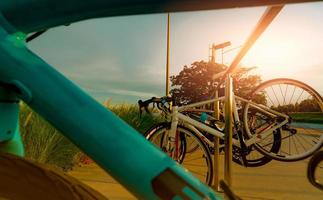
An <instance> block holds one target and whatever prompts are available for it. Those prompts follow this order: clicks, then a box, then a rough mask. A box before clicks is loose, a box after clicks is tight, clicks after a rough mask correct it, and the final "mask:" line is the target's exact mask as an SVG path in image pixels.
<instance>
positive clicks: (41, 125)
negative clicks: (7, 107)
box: [20, 104, 162, 171]
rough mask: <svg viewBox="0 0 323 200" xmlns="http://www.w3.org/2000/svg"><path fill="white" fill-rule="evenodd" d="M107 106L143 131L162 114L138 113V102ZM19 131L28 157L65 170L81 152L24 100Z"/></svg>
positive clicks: (158, 120)
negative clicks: (155, 115) (154, 115)
mask: <svg viewBox="0 0 323 200" xmlns="http://www.w3.org/2000/svg"><path fill="white" fill-rule="evenodd" d="M108 107H109V109H110V110H111V111H112V112H114V113H116V114H117V115H118V116H119V117H120V118H121V119H123V120H124V121H126V122H127V123H128V124H129V125H130V126H132V127H133V128H135V129H136V130H137V131H138V132H140V133H142V134H143V133H144V132H145V131H146V130H148V129H149V128H150V127H151V126H152V125H153V124H156V123H158V122H160V121H162V118H161V117H158V116H157V117H153V116H151V115H148V114H143V115H142V117H140V116H139V108H138V106H137V105H130V104H119V105H114V106H108ZM20 131H21V134H22V139H23V142H24V146H25V154H26V158H28V159H31V160H34V161H37V162H41V163H45V164H49V165H52V166H54V167H57V168H60V169H63V170H65V171H66V170H69V169H71V168H72V167H73V166H74V165H75V164H76V163H78V162H79V159H80V157H82V155H83V154H82V152H81V151H80V150H79V149H78V148H77V147H76V146H75V145H74V144H73V143H71V142H70V141H69V140H68V139H67V138H66V137H65V136H64V135H63V134H61V133H60V132H59V131H57V130H56V129H55V128H54V127H53V126H51V125H50V124H49V123H48V122H47V121H45V120H44V119H43V118H42V117H40V116H39V115H38V114H36V113H35V112H33V111H32V110H31V109H30V108H29V107H28V106H26V105H25V104H22V105H21V109H20ZM93 134H95V133H93Z"/></svg>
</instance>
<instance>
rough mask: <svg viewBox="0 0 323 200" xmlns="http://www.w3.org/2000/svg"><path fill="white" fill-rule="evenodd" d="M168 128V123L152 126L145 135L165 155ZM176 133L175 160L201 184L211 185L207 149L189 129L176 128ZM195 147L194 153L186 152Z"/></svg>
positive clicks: (211, 170)
mask: <svg viewBox="0 0 323 200" xmlns="http://www.w3.org/2000/svg"><path fill="white" fill-rule="evenodd" d="M169 128H170V123H162V124H159V125H157V126H154V127H153V128H151V129H150V130H149V131H147V132H146V134H145V136H146V138H147V139H148V140H149V141H150V142H152V143H153V144H154V145H156V146H157V147H158V148H160V149H161V150H162V151H164V152H165V153H167V150H166V149H167V148H166V145H167V134H168V131H167V130H168V129H169ZM177 133H178V134H179V140H178V147H179V153H178V158H177V159H175V160H176V161H177V162H178V163H179V164H181V165H182V166H183V167H184V168H186V169H187V170H188V171H190V172H191V173H192V174H193V175H195V176H196V177H197V178H199V179H200V180H201V181H202V182H204V183H205V184H207V185H211V184H212V179H213V166H212V159H211V156H210V152H209V149H208V148H207V147H206V145H205V144H204V142H203V141H202V140H201V139H200V138H199V137H198V136H197V135H196V134H195V133H194V132H192V131H190V130H189V129H187V128H185V127H182V126H178V128H177ZM196 146H198V148H197V149H196V150H195V151H192V152H187V151H186V150H187V149H191V148H192V147H196Z"/></svg>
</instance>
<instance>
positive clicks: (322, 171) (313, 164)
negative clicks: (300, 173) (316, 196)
mask: <svg viewBox="0 0 323 200" xmlns="http://www.w3.org/2000/svg"><path fill="white" fill-rule="evenodd" d="M307 178H308V180H309V181H310V183H311V184H312V185H313V186H315V187H317V188H319V189H321V190H323V151H320V152H317V153H316V154H314V155H313V157H312V158H311V159H310V161H309V163H308V166H307Z"/></svg>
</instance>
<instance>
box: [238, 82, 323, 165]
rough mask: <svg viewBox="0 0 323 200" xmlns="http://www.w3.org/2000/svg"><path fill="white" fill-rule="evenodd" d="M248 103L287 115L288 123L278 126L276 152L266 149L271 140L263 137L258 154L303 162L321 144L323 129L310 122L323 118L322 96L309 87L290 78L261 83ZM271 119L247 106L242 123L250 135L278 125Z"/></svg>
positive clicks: (276, 119)
mask: <svg viewBox="0 0 323 200" xmlns="http://www.w3.org/2000/svg"><path fill="white" fill-rule="evenodd" d="M251 101H253V102H255V103H258V104H262V105H265V106H266V107H268V108H270V109H272V110H275V111H278V112H280V113H283V114H285V115H288V116H289V122H288V123H287V124H286V125H284V126H281V127H280V132H281V146H280V150H279V151H278V152H272V151H270V150H268V147H267V146H268V144H270V142H271V141H270V139H268V137H270V136H268V137H267V138H263V139H262V140H261V141H259V142H257V143H256V144H255V148H257V150H258V151H260V152H261V153H263V154H264V155H267V156H269V157H271V158H273V159H276V160H280V161H297V160H301V159H305V158H307V157H308V156H310V155H312V154H313V153H314V152H315V151H317V150H318V149H319V148H320V147H321V145H322V143H323V126H322V125H320V124H318V123H317V121H315V120H312V119H311V118H312V117H313V116H319V117H320V116H323V114H322V111H323V107H322V106H323V104H322V102H323V101H322V97H321V96H320V95H319V94H318V93H317V92H316V91H315V90H314V89H313V88H311V87H310V86H308V85H306V84H304V83H302V82H300V81H297V80H292V79H273V80H270V81H266V82H264V83H262V84H260V85H259V86H258V87H257V88H256V89H255V91H254V92H252V94H251ZM279 120H281V119H279V118H278V117H276V118H274V117H272V116H270V115H268V114H267V113H266V112H264V110H263V109H259V108H256V107H254V106H252V105H251V104H250V103H247V104H246V106H245V110H244V123H245V129H246V133H247V134H248V135H249V136H253V135H254V134H258V136H260V137H261V134H262V133H263V132H265V131H266V130H268V129H269V128H270V127H272V126H274V125H275V124H277V123H279V122H280V121H279Z"/></svg>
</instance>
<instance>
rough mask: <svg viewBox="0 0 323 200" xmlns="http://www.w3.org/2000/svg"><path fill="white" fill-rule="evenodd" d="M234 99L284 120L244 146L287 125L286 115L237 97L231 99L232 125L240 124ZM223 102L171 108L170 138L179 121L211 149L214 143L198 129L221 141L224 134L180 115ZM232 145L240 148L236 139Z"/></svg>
mask: <svg viewBox="0 0 323 200" xmlns="http://www.w3.org/2000/svg"><path fill="white" fill-rule="evenodd" d="M235 99H237V100H239V101H242V102H244V103H248V104H250V106H251V107H253V108H255V109H257V110H260V111H261V112H263V113H266V114H267V115H269V116H272V117H277V116H280V117H283V118H284V120H283V121H282V122H280V123H279V124H277V125H274V126H271V127H269V128H267V130H265V131H264V132H261V134H260V133H257V134H254V135H252V136H250V138H249V139H247V140H246V141H244V143H245V144H246V146H251V145H252V144H254V143H257V142H259V141H261V140H262V139H264V138H266V137H267V136H269V135H270V134H272V132H273V131H274V130H276V129H278V128H281V127H282V126H284V125H285V124H287V123H288V118H289V117H288V116H287V115H285V114H283V113H279V112H277V111H275V110H272V109H270V108H268V107H266V106H264V105H261V104H257V103H254V102H252V101H249V100H246V99H244V98H241V97H238V96H234V97H233V113H232V114H233V118H234V124H240V123H241V122H240V119H239V115H238V109H237V106H236V101H235ZM223 100H224V97H219V98H215V99H211V100H206V101H201V102H197V103H193V104H190V105H185V106H181V107H177V106H174V107H173V108H172V113H171V117H172V122H171V123H172V125H171V130H170V137H174V138H175V131H174V130H176V127H177V124H178V123H179V121H180V123H181V124H183V125H184V126H186V127H188V128H189V129H191V130H192V131H194V132H195V133H196V134H197V135H198V136H199V137H200V138H201V139H202V140H203V141H204V142H206V143H207V144H208V145H209V146H211V147H213V146H214V143H213V142H212V141H210V140H209V139H208V138H206V137H205V136H204V135H203V133H201V131H199V130H198V129H200V130H203V131H206V132H208V133H210V134H212V135H214V136H215V137H219V138H221V139H224V133H223V132H221V131H218V130H216V129H214V128H211V127H209V126H207V125H205V124H203V123H202V122H199V121H197V120H194V119H192V118H190V117H188V116H186V115H184V114H182V113H181V112H183V111H186V110H189V109H191V108H195V107H199V106H203V105H207V104H210V103H214V102H216V101H223ZM244 123H245V124H244V125H245V126H247V125H248V124H247V122H244ZM197 128H198V129H197ZM232 143H233V145H235V146H237V147H240V142H239V140H238V139H235V138H232Z"/></svg>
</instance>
